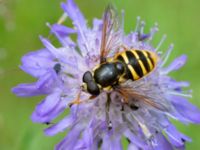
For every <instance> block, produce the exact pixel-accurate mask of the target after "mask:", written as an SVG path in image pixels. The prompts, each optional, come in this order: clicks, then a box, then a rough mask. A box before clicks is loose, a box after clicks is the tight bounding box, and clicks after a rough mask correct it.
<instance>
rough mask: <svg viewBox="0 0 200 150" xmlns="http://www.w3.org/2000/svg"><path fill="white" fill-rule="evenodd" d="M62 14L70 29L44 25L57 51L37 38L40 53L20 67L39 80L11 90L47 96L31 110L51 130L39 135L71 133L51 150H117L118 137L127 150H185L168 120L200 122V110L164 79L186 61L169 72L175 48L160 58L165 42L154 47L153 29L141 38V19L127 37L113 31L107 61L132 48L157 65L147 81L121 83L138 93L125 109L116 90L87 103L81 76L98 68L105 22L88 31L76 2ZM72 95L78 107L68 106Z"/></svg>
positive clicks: (179, 88) (183, 138) (176, 62)
mask: <svg viewBox="0 0 200 150" xmlns="http://www.w3.org/2000/svg"><path fill="white" fill-rule="evenodd" d="M62 8H63V10H64V15H65V16H67V17H68V18H70V19H71V20H72V23H73V26H74V27H73V28H70V27H66V26H64V25H62V24H58V23H57V24H54V25H48V26H49V27H50V30H51V33H52V34H53V35H54V36H55V37H56V38H57V39H58V40H59V42H60V43H61V46H60V47H55V46H53V45H52V44H51V42H50V39H48V38H44V37H40V39H41V41H42V43H43V44H44V48H43V49H41V50H38V51H35V52H30V53H29V54H26V55H25V56H23V57H22V65H21V69H22V70H23V71H25V72H26V73H29V74H30V75H32V76H33V77H35V78H37V81H36V82H35V83H26V84H19V85H18V86H16V87H14V88H13V92H14V93H15V94H16V95H17V96H23V97H29V96H36V95H46V98H45V99H44V100H43V101H42V102H40V103H39V104H38V105H37V106H36V108H35V111H34V112H33V114H32V117H31V119H32V120H33V122H37V123H43V124H48V125H49V127H48V128H47V129H45V131H44V132H45V134H46V135H48V136H54V135H55V134H57V133H59V132H65V131H67V130H68V133H67V136H66V137H65V138H64V139H63V140H62V141H61V142H60V143H59V144H58V145H56V147H55V149H57V150H98V149H99V148H100V149H102V150H122V149H123V148H122V143H121V140H122V139H126V140H127V141H128V143H129V145H128V150H139V149H144V150H151V149H152V150H154V149H155V150H157V149H162V150H165V149H166V150H170V149H184V147H185V142H187V141H191V139H190V138H188V137H187V136H185V135H183V134H182V133H180V132H179V131H178V130H177V129H176V127H175V126H174V125H173V124H172V123H171V122H170V120H169V118H173V119H175V120H178V121H180V122H182V123H184V124H187V123H200V110H199V109H198V108H197V107H196V106H194V105H192V104H191V103H189V102H188V100H187V99H188V98H190V97H191V94H190V90H187V89H185V88H187V87H188V86H189V83H188V82H185V81H184V82H183V81H176V80H175V79H173V78H171V77H170V76H169V75H168V74H169V73H170V72H172V71H176V70H178V69H180V68H181V67H182V66H183V65H184V64H185V62H186V59H187V57H186V56H185V55H182V56H180V57H178V58H176V59H175V60H174V61H173V62H172V63H171V64H170V65H169V66H167V67H166V66H165V64H166V62H167V60H168V57H169V55H170V53H171V51H172V49H173V46H172V45H170V47H169V48H168V50H166V52H164V53H162V52H161V51H160V46H161V44H162V42H163V41H164V39H165V38H166V37H165V36H163V38H162V39H161V41H160V43H159V44H158V45H157V46H156V47H154V46H152V45H151V41H152V40H153V37H154V35H155V33H156V32H157V31H158V27H157V25H155V26H154V27H152V28H151V30H150V33H148V34H145V33H143V29H144V25H145V23H144V22H143V21H140V18H138V20H137V25H136V29H135V31H132V32H130V33H129V34H128V35H126V34H125V33H124V32H123V27H120V28H117V30H114V27H113V30H110V34H111V35H112V40H110V39H109V38H108V39H106V40H107V41H109V40H110V42H109V49H110V50H111V51H110V52H109V54H108V57H110V58H112V57H113V56H114V55H115V54H116V53H118V51H122V49H118V48H119V47H120V46H121V45H125V46H126V47H128V48H129V49H137V50H148V51H150V52H152V53H155V54H156V55H158V57H159V60H158V62H157V64H156V67H155V69H154V70H153V71H151V73H149V74H148V75H146V76H144V77H143V78H141V79H140V80H136V81H132V80H127V81H126V82H124V83H123V84H122V85H121V86H122V88H124V87H128V88H129V89H131V91H134V92H135V95H137V97H128V99H129V101H128V103H125V102H124V97H123V96H122V95H121V94H120V93H119V92H118V91H117V90H115V89H114V88H113V89H112V90H110V91H106V90H104V91H101V92H100V94H99V95H98V96H95V98H93V99H91V100H90V96H91V94H90V93H89V92H87V91H82V88H83V87H82V85H83V75H84V73H85V72H86V71H88V70H90V71H92V70H93V69H94V68H95V67H96V66H98V65H99V62H100V49H101V44H102V38H101V37H102V30H103V20H102V19H94V20H93V26H92V27H88V26H87V21H86V20H85V18H84V16H83V15H82V13H81V12H80V10H79V9H78V7H77V6H76V4H75V3H74V2H73V0H68V2H67V3H63V4H62ZM104 17H105V16H104ZM108 17H109V16H108ZM110 19H113V18H110ZM114 19H115V18H114ZM122 22H123V21H122ZM104 23H105V22H104ZM108 23H109V22H108ZM74 35H75V36H77V39H76V40H74V38H72V36H73V37H74ZM80 91H82V92H80ZM77 97H78V98H80V99H81V100H83V102H82V103H80V104H74V105H72V107H69V104H71V102H72V101H73V100H74V99H77ZM144 97H145V98H144ZM146 98H148V100H146ZM142 99H143V100H142ZM149 99H150V100H149ZM84 100H85V101H84ZM108 100H109V107H107V104H108ZM66 109H70V112H69V113H68V115H67V116H66V117H65V118H63V119H62V120H61V121H59V122H57V123H55V120H54V119H56V118H57V117H58V116H59V115H61V114H62V113H63V112H64V111H66Z"/></svg>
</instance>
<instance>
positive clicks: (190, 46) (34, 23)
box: [0, 0, 200, 150]
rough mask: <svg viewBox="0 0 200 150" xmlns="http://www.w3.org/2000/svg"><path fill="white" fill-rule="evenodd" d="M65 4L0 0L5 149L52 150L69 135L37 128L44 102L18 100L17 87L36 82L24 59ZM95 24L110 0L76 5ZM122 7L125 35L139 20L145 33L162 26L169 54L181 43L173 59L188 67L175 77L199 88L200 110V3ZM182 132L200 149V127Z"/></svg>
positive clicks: (146, 1)
mask: <svg viewBox="0 0 200 150" xmlns="http://www.w3.org/2000/svg"><path fill="white" fill-rule="evenodd" d="M60 2H61V0H0V150H36V149H37V150H49V149H53V147H54V145H55V144H56V143H58V142H59V141H60V140H61V139H62V138H63V137H64V135H65V133H62V134H59V135H57V136H54V137H46V136H45V135H44V134H43V132H42V130H43V129H44V128H45V125H40V124H33V123H32V122H31V120H30V115H31V113H32V111H33V110H34V107H35V105H36V104H37V103H38V102H39V101H41V99H42V97H34V98H18V97H16V96H15V95H14V94H12V93H11V92H10V89H11V87H13V86H15V85H17V84H18V83H22V82H31V81H34V79H33V78H31V77H30V76H29V75H27V74H25V73H23V72H22V71H20V70H19V69H18V66H19V65H20V58H21V57H22V56H23V55H24V54H26V53H27V52H29V51H32V50H37V49H39V48H42V44H41V42H40V41H39V38H38V36H39V35H44V36H47V35H48V33H49V29H48V27H47V26H46V22H50V23H55V22H56V21H57V19H58V18H59V17H60V16H61V14H62V10H61V8H60ZM75 2H76V3H77V4H78V6H79V7H80V9H81V10H82V11H83V13H84V14H85V17H86V18H87V19H88V21H89V24H91V19H92V18H93V17H101V15H102V12H103V10H104V8H105V6H106V4H108V1H107V0H98V1H97V0H75ZM112 3H114V4H115V5H116V7H117V8H118V9H119V10H120V9H124V10H125V31H126V32H129V31H130V30H131V29H134V28H135V23H136V17H137V16H141V18H142V19H144V20H145V21H146V28H145V32H148V31H149V28H150V27H151V26H152V25H153V24H154V23H155V22H157V23H158V24H159V27H160V32H159V33H158V34H157V35H156V38H155V41H154V43H155V44H156V43H157V42H158V41H159V39H160V38H161V36H162V35H163V34H165V33H166V34H167V35H168V38H167V40H166V42H165V43H164V45H163V47H162V48H163V49H164V50H166V48H167V47H168V45H169V44H170V43H172V42H173V43H174V44H175V48H174V51H173V53H172V55H171V58H170V60H172V59H173V58H175V57H176V56H178V55H180V54H182V53H185V54H187V55H188V62H187V64H186V66H184V67H183V68H182V69H181V70H180V71H178V72H175V73H173V74H172V76H174V77H176V79H178V80H189V81H190V82H191V88H192V89H193V98H192V99H191V101H192V103H194V104H196V105H198V106H199V107H200V84H199V81H200V79H199V77H200V71H199V69H200V67H199V65H200V38H199V34H200V9H199V8H200V1H199V0H190V1H189V0H116V1H114V0H113V1H112ZM176 124H177V127H178V128H179V129H180V130H181V131H182V132H183V133H185V134H186V135H188V136H190V137H191V138H192V139H193V142H192V143H188V144H187V149H189V150H196V149H198V148H200V137H199V135H200V126H198V125H188V126H184V125H181V124H180V123H176Z"/></svg>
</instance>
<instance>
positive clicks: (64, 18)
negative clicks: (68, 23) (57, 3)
mask: <svg viewBox="0 0 200 150" xmlns="http://www.w3.org/2000/svg"><path fill="white" fill-rule="evenodd" d="M67 17H68V15H67V14H66V13H64V14H63V15H62V16H61V17H60V18H59V19H58V21H57V24H63V22H64V21H65V20H66V19H67Z"/></svg>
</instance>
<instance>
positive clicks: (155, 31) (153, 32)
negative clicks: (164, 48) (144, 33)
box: [147, 23, 159, 43]
mask: <svg viewBox="0 0 200 150" xmlns="http://www.w3.org/2000/svg"><path fill="white" fill-rule="evenodd" d="M158 30H159V28H158V24H157V23H155V25H154V27H152V28H151V30H150V37H149V39H148V41H147V42H148V43H149V42H151V41H152V39H153V37H154V35H155V34H156V33H157V32H158Z"/></svg>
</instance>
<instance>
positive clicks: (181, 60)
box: [162, 55, 187, 74]
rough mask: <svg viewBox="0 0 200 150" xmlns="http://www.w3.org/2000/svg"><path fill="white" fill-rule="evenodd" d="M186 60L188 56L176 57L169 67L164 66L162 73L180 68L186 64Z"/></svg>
mask: <svg viewBox="0 0 200 150" xmlns="http://www.w3.org/2000/svg"><path fill="white" fill-rule="evenodd" d="M186 60H187V56H186V55H181V56H180V57H178V58H176V59H175V60H174V61H173V62H172V63H171V64H170V65H169V66H168V67H166V68H164V69H163V70H162V73H163V74H168V73H169V72H171V71H175V70H178V69H180V68H181V67H182V66H184V64H185V62H186Z"/></svg>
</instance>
